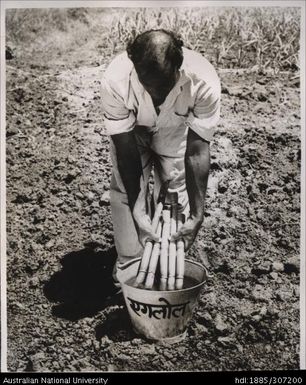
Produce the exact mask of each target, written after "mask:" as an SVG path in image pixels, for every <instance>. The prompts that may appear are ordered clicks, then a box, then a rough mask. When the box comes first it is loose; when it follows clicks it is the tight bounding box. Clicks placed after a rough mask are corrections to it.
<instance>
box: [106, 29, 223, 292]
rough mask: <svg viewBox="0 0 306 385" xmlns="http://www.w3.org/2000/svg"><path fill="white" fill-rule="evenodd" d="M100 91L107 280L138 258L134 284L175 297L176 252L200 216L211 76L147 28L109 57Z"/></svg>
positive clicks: (214, 97)
mask: <svg viewBox="0 0 306 385" xmlns="http://www.w3.org/2000/svg"><path fill="white" fill-rule="evenodd" d="M101 89H102V106H103V112H104V122H105V128H106V131H107V133H108V134H109V135H110V137H111V141H110V146H111V148H110V149H111V159H112V164H113V170H112V180H111V189H110V190H111V191H110V202H111V210H112V219H113V227H114V239H115V246H116V250H117V253H118V256H117V262H116V264H115V268H114V271H113V278H114V282H115V283H116V282H117V281H118V279H117V271H118V269H120V266H122V265H124V264H125V263H126V262H127V261H130V260H133V259H135V258H139V257H140V258H141V261H140V265H139V269H138V272H137V275H136V277H135V286H138V287H142V288H145V289H152V288H153V287H158V289H159V290H178V289H182V288H183V284H184V275H185V274H184V271H185V253H186V252H187V251H188V250H189V248H190V247H191V245H192V244H193V242H194V240H195V238H196V236H197V234H198V231H199V229H200V227H201V225H202V222H203V218H204V200H205V195H206V189H207V181H208V174H209V169H210V149H209V146H210V141H211V140H212V138H213V135H214V132H215V128H216V125H217V122H218V120H219V116H220V94H221V87H220V81H219V78H218V75H217V73H216V71H215V69H214V67H213V66H212V64H210V63H209V62H208V60H207V59H206V58H204V57H203V56H202V55H201V54H200V53H197V52H195V51H192V50H190V49H187V48H185V47H184V46H183V42H182V40H181V38H180V37H179V36H177V35H176V34H175V33H173V32H171V31H166V30H163V29H159V30H150V31H146V32H144V33H141V34H139V35H138V36H136V38H135V39H134V40H133V41H130V42H129V43H128V46H127V49H126V51H125V52H123V53H122V54H119V55H118V56H117V57H115V58H114V59H113V61H112V62H111V63H110V64H109V66H108V68H107V69H106V71H105V73H104V76H103V79H102V84H101ZM152 179H153V183H151V182H152ZM152 184H153V191H152V188H151V187H152ZM150 186H151V187H150ZM149 198H150V199H149Z"/></svg>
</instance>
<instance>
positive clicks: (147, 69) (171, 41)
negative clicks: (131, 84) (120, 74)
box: [127, 29, 183, 100]
mask: <svg viewBox="0 0 306 385" xmlns="http://www.w3.org/2000/svg"><path fill="white" fill-rule="evenodd" d="M182 46H183V42H182V41H181V40H180V39H179V38H178V37H177V36H176V35H175V34H174V33H173V32H168V31H165V30H163V29H159V30H151V31H147V32H144V33H142V34H140V35H138V36H137V37H136V39H135V40H134V41H133V42H131V43H129V44H128V47H127V52H128V55H129V58H130V59H131V60H132V62H133V63H134V66H135V69H136V72H137V75H138V78H139V80H140V82H141V83H142V85H143V86H144V88H145V89H146V90H147V91H148V92H149V93H150V94H151V96H152V98H153V99H157V100H158V99H165V97H166V96H167V95H168V93H169V92H170V91H171V89H172V88H173V86H174V85H175V83H176V81H177V78H178V72H179V68H180V66H181V64H182V62H183V51H182Z"/></svg>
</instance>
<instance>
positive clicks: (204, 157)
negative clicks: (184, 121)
mask: <svg viewBox="0 0 306 385" xmlns="http://www.w3.org/2000/svg"><path fill="white" fill-rule="evenodd" d="M209 169H210V150H209V142H207V141H206V140H204V139H202V138H201V137H200V136H199V135H198V134H197V133H195V132H194V131H192V130H191V129H189V132H188V136H187V148H186V153H185V171H186V187H187V193H188V198H189V206H190V215H189V218H187V221H186V222H185V224H184V225H183V226H182V228H181V230H180V231H178V232H177V233H176V234H174V236H173V237H172V240H177V239H180V238H183V239H184V242H185V249H186V250H188V249H189V248H190V246H191V245H192V244H193V242H194V240H195V237H196V235H197V233H198V231H199V229H200V227H201V224H202V222H203V219H204V199H205V195H206V189H207V182H208V175H209Z"/></svg>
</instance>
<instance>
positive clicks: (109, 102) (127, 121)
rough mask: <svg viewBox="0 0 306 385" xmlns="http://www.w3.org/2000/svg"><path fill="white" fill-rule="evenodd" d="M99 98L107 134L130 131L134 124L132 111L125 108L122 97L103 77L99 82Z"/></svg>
mask: <svg viewBox="0 0 306 385" xmlns="http://www.w3.org/2000/svg"><path fill="white" fill-rule="evenodd" d="M101 100H102V110H103V115H104V124H105V128H106V132H107V134H108V135H116V134H122V133H124V132H129V131H132V130H133V128H134V126H135V121H136V119H135V115H134V113H133V111H130V110H129V109H127V108H126V106H125V104H124V100H123V98H122V97H121V96H120V95H119V94H118V92H116V90H115V87H114V85H112V83H111V82H110V81H109V80H108V79H107V78H103V79H102V82H101Z"/></svg>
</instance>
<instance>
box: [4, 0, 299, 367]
mask: <svg viewBox="0 0 306 385" xmlns="http://www.w3.org/2000/svg"><path fill="white" fill-rule="evenodd" d="M178 6H179V7H184V6H186V7H204V6H205V7H243V6H247V7H252V6H254V7H255V6H256V7H271V6H280V7H300V8H301V56H300V61H301V145H302V158H301V164H302V170H301V251H300V267H301V275H300V277H301V279H300V368H301V369H306V350H305V349H306V330H305V329H306V324H305V319H306V300H305V295H306V282H305V280H306V263H305V253H306V249H305V230H306V229H305V195H306V190H305V177H306V175H305V171H306V170H305V164H306V158H305V137H306V136H305V32H306V31H305V1H290V2H288V1H287V0H286V1H279V0H276V1H271V0H270V1H246V0H244V1H218V0H215V1H180V0H179V1H162V0H159V1H102V0H101V1H75V0H71V1H60V0H53V1H42V0H34V1H32V0H31V1H28V0H25V1H14V0H13V1H9V0H3V1H1V15H0V16H1V18H0V26H1V35H0V41H1V51H0V58H1V62H0V64H1V66H0V71H1V72H0V74H1V78H0V88H1V104H0V112H1V120H0V122H1V126H0V128H1V129H0V139H1V140H0V176H1V179H0V181H1V183H0V213H1V222H0V224H1V227H0V256H1V276H0V278H1V371H2V372H7V314H6V307H7V300H6V158H5V144H6V136H5V115H6V110H5V102H6V96H5V95H6V89H5V10H6V9H11V8H70V7H71V8H73V7H86V8H94V7H105V8H106V7H125V8H127V7H129V8H131V7H146V8H154V7H178Z"/></svg>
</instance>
